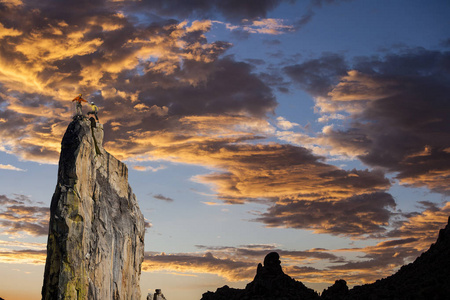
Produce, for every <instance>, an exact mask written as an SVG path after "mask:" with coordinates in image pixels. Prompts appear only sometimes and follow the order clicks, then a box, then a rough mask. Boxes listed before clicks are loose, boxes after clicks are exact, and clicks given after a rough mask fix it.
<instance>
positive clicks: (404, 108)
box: [285, 49, 450, 195]
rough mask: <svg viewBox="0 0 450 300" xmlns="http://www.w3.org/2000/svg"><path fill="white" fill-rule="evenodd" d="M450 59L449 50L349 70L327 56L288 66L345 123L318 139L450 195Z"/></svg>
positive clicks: (413, 52) (411, 53)
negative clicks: (449, 67) (449, 99)
mask: <svg viewBox="0 0 450 300" xmlns="http://www.w3.org/2000/svg"><path fill="white" fill-rule="evenodd" d="M449 59H450V54H449V53H448V52H439V51H431V50H426V49H408V50H404V51H403V52H400V53H390V54H386V55H385V56H384V57H360V58H358V59H355V60H354V62H353V66H351V67H347V65H346V63H345V62H344V60H343V58H342V57H339V56H337V55H332V54H328V55H325V56H323V57H322V58H319V59H313V60H310V61H306V62H304V63H302V64H299V65H294V66H290V67H286V68H285V71H286V72H287V74H288V75H289V76H291V78H292V79H293V80H294V81H295V82H296V83H298V84H299V86H300V87H302V88H304V89H305V90H306V91H308V92H310V93H311V94H312V95H313V96H315V98H316V110H317V111H318V112H320V113H321V114H322V117H323V116H327V115H328V116H331V115H332V114H335V115H339V116H340V119H341V120H344V121H346V123H344V124H345V126H341V127H336V128H335V127H327V130H324V131H323V132H322V134H320V135H318V137H317V139H316V141H315V142H316V143H317V144H321V145H327V146H328V147H329V148H332V149H333V151H334V152H335V153H338V152H340V153H341V154H343V155H348V156H355V155H357V157H358V158H359V159H360V160H361V161H362V162H363V163H365V164H367V165H369V166H372V167H382V168H385V169H386V170H387V171H388V172H392V173H394V174H396V178H397V179H398V180H399V181H400V183H402V184H404V185H407V186H414V187H427V188H428V189H430V190H432V191H434V192H438V193H442V194H446V195H448V194H449V193H450V191H449V188H448V184H446V182H447V181H448V179H449V178H450V177H449V176H450V165H449V163H448V162H449V161H450V159H449V158H450V157H449V155H450V153H449V151H448V150H447V149H450V143H449V142H448V141H450V139H449V138H450V136H449V132H450V130H449V127H448V126H449V125H448V124H450V119H449V114H448V113H447V112H448V110H449V105H448V101H446V99H447V96H446V95H448V93H449V92H450V85H449V84H448V82H449V80H448V79H449V78H450V71H449V69H448V66H447V65H448V61H449ZM315 68H317V70H318V71H316V72H313V70H314V69H315ZM343 117H344V118H343ZM328 119H332V118H328Z"/></svg>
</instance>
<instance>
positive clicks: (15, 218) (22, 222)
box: [0, 195, 50, 236]
mask: <svg viewBox="0 0 450 300" xmlns="http://www.w3.org/2000/svg"><path fill="white" fill-rule="evenodd" d="M28 201H29V200H28V198H27V197H23V196H21V195H17V196H16V198H15V199H11V198H9V197H6V196H5V195H0V205H1V206H2V207H0V208H2V209H0V229H1V230H2V231H3V233H4V234H8V235H11V236H18V235H20V233H22V232H23V233H26V234H28V235H32V236H42V235H47V234H48V220H49V216H50V211H49V209H48V208H47V207H40V206H32V205H26V202H28Z"/></svg>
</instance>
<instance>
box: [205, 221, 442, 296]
mask: <svg viewBox="0 0 450 300" xmlns="http://www.w3.org/2000/svg"><path fill="white" fill-rule="evenodd" d="M272 253H275V252H272ZM272 253H269V254H268V255H267V256H266V259H264V267H262V266H261V264H259V265H258V268H257V273H256V276H255V279H254V280H253V281H252V282H251V283H249V284H247V286H246V288H245V289H234V288H230V287H228V286H223V287H221V288H218V289H217V290H216V292H207V293H204V294H203V297H202V299H201V300H238V299H239V300H269V299H270V300H294V299H295V300H306V299H327V300H362V299H364V300H365V299H369V300H386V299H392V300H397V299H398V300H401V299H408V300H422V299H424V300H441V299H450V217H449V220H448V224H447V226H446V227H445V228H444V229H441V230H440V231H439V237H438V239H437V241H436V243H435V244H432V245H431V247H430V249H429V250H428V251H426V252H424V253H423V254H422V255H421V256H419V257H418V258H417V259H416V260H415V261H414V262H413V263H410V264H408V265H405V266H403V267H402V268H400V270H399V271H398V272H397V273H395V274H394V275H391V276H389V277H387V278H384V279H381V280H377V281H376V282H374V283H372V284H366V285H362V286H356V287H354V288H353V289H351V290H349V289H348V287H347V283H346V282H345V280H342V279H340V280H336V282H335V283H334V284H333V285H332V286H330V287H328V288H327V289H325V290H324V291H323V292H322V295H321V296H319V295H318V294H317V293H315V292H314V291H312V290H310V289H308V288H306V287H305V286H304V285H303V284H302V283H301V282H299V281H295V280H294V279H292V278H290V277H289V276H288V275H286V274H284V273H283V271H282V270H281V266H280V264H279V262H278V254H276V253H275V254H276V255H274V254H272ZM269 256H272V258H274V257H275V258H274V259H273V260H271V262H268V263H267V262H266V260H267V258H268V257H269ZM274 262H277V263H276V264H274ZM266 264H267V266H266Z"/></svg>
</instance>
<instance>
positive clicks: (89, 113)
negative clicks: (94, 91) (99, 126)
mask: <svg viewBox="0 0 450 300" xmlns="http://www.w3.org/2000/svg"><path fill="white" fill-rule="evenodd" d="M90 104H91V109H92V111H90V112H88V113H87V114H88V116H89V115H94V116H95V119H96V120H97V121H98V116H97V112H98V107H97V105H95V104H94V102H91V103H90Z"/></svg>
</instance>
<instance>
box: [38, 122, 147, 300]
mask: <svg viewBox="0 0 450 300" xmlns="http://www.w3.org/2000/svg"><path fill="white" fill-rule="evenodd" d="M92 125H95V127H93V126H92ZM102 142H103V128H102V126H101V124H95V122H92V123H91V121H90V120H88V119H86V118H85V117H78V118H76V119H74V121H73V122H71V123H70V125H69V127H68V128H67V131H66V133H65V135H64V138H63V140H62V147H61V155H60V160H59V170H58V183H57V186H56V190H55V193H54V194H53V198H52V202H51V207H50V228H49V235H48V244H47V262H46V265H45V274H44V284H43V288H42V299H49V300H50V299H51V300H56V299H77V300H78V299H90V300H91V299H99V300H100V299H101V300H103V299H127V300H132V299H135V300H138V299H140V298H141V292H140V286H139V280H140V274H141V264H142V261H143V259H144V231H145V228H144V218H143V216H142V213H141V211H140V210H139V206H138V203H137V201H136V197H135V195H134V194H133V192H132V191H131V188H130V186H129V185H128V169H127V167H126V166H125V164H123V163H122V162H120V161H119V160H117V159H116V158H114V157H113V156H112V155H110V154H109V153H108V152H106V151H105V150H104V149H103V147H102Z"/></svg>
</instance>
